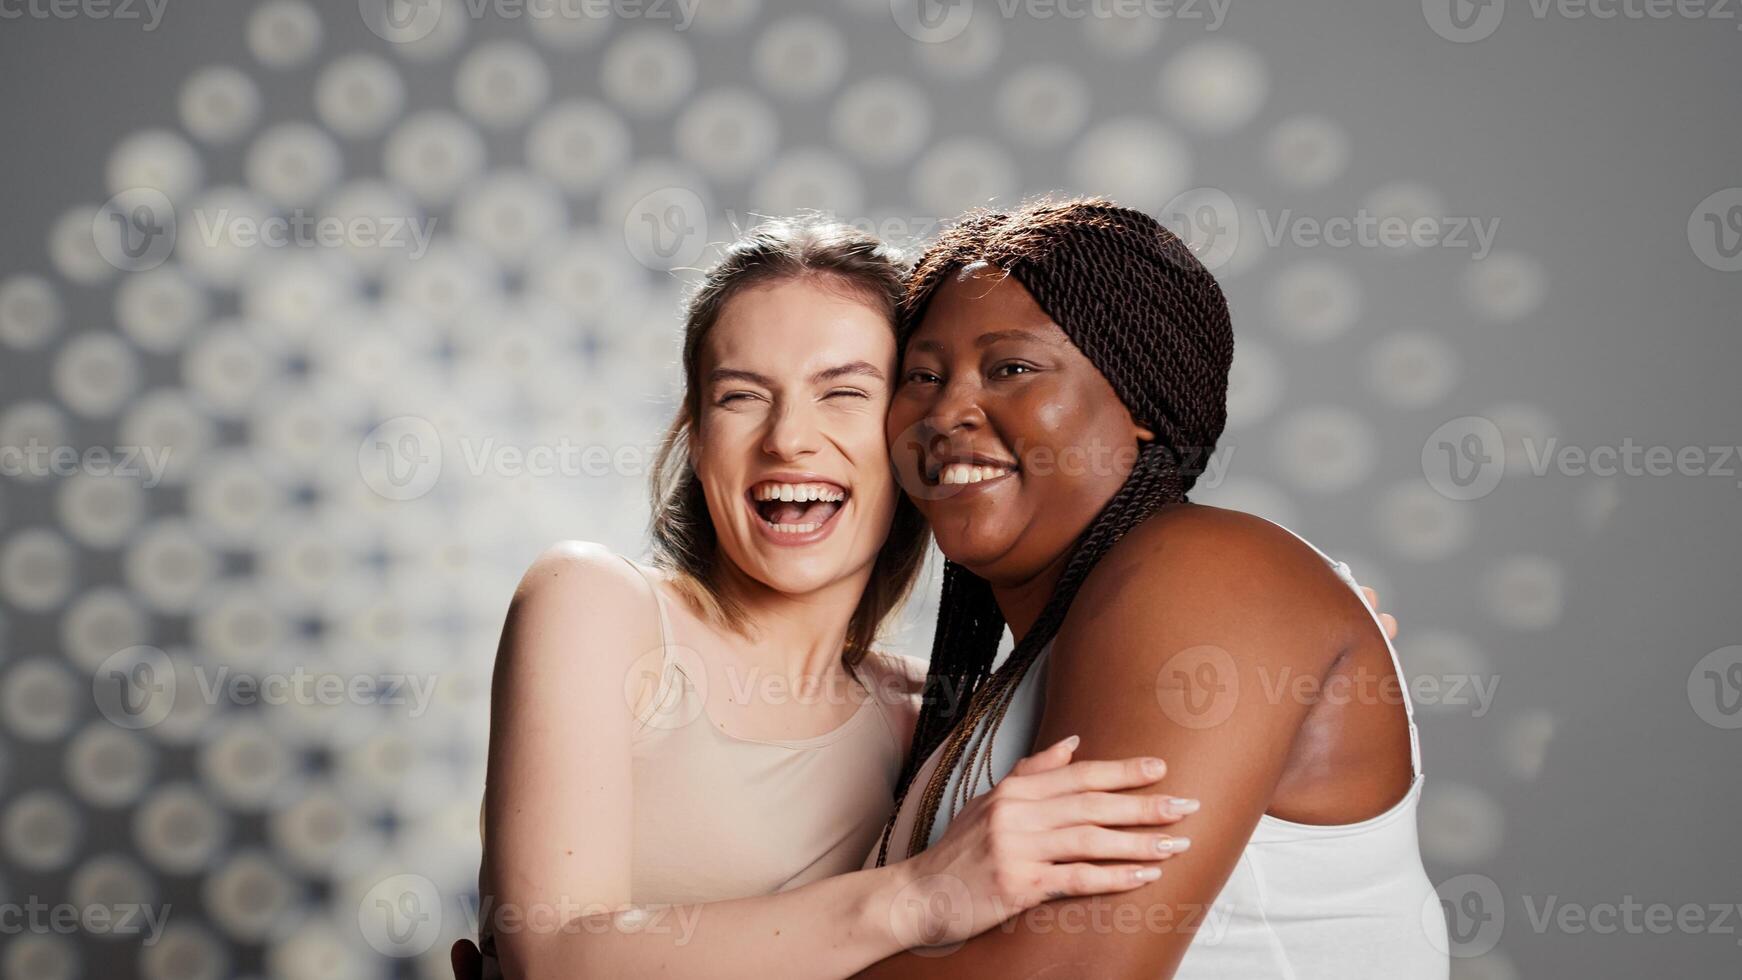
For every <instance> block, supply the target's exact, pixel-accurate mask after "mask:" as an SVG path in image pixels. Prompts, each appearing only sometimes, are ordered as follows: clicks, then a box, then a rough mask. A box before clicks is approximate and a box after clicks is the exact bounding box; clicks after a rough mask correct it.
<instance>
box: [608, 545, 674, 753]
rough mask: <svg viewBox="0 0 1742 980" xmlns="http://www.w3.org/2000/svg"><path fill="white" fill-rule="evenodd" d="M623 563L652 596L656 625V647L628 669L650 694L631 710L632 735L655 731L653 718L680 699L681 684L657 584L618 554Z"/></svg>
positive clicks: (640, 568)
mask: <svg viewBox="0 0 1742 980" xmlns="http://www.w3.org/2000/svg"><path fill="white" fill-rule="evenodd" d="M618 557H619V558H622V559H623V563H624V564H625V565H628V566H629V567H630V568H632V569H634V570H635V574H636V575H638V576H640V578H641V581H642V582H644V583H646V584H647V592H648V595H649V596H651V597H652V599H653V616H654V620H655V622H657V623H658V628H659V648H658V650H657V651H655V650H648V651H646V652H645V653H643V654H642V655H641V656H639V657H637V658H636V659H635V664H634V667H633V668H632V672H633V673H634V674H635V675H636V676H639V677H641V678H642V679H643V680H642V682H643V684H644V685H647V686H651V687H652V690H653V694H652V696H651V697H649V698H648V699H647V703H646V705H645V706H643V707H642V708H640V709H639V710H638V711H636V713H635V737H637V738H639V737H641V736H642V735H643V734H645V733H647V732H649V731H653V730H657V727H658V726H656V725H655V721H656V720H657V719H658V718H659V716H660V715H662V714H664V713H666V712H668V711H671V710H673V709H674V708H675V707H676V705H677V703H678V702H679V701H680V700H682V698H683V695H684V691H685V684H684V678H683V677H682V676H679V673H680V672H679V671H678V670H677V669H676V668H677V662H676V660H675V659H674V658H673V657H672V651H671V631H670V628H669V627H668V626H667V624H666V615H665V600H664V599H663V598H662V597H661V596H660V594H659V587H658V586H657V585H655V584H654V582H653V579H652V577H651V576H649V575H648V574H647V570H646V569H644V568H642V567H641V566H640V565H637V564H636V563H635V562H633V561H631V560H630V559H629V558H627V557H624V556H622V555H619V556H618Z"/></svg>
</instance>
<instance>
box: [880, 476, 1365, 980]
mask: <svg viewBox="0 0 1742 980" xmlns="http://www.w3.org/2000/svg"><path fill="white" fill-rule="evenodd" d="M1170 510H1171V509H1170ZM1203 511H1210V513H1208V514H1204V513H1202V512H1203ZM1336 588H1343V586H1342V585H1341V583H1340V581H1338V580H1337V579H1336V578H1335V577H1334V575H1332V574H1331V572H1330V571H1329V569H1328V568H1327V567H1326V566H1325V564H1324V562H1323V561H1322V560H1321V559H1319V558H1318V556H1317V555H1315V554H1313V553H1312V552H1311V551H1310V549H1308V548H1306V547H1305V546H1304V545H1302V544H1301V543H1300V542H1298V541H1296V540H1294V539H1293V538H1292V537H1290V536H1288V535H1287V533H1286V532H1284V531H1282V530H1281V529H1278V528H1275V527H1274V526H1272V525H1269V524H1268V523H1266V522H1261V521H1258V520H1257V519H1256V518H1248V517H1246V516H1245V515H1239V514H1232V512H1227V511H1216V510H1214V509H1211V508H1195V507H1194V508H1186V509H1180V510H1176V511H1172V512H1168V511H1164V512H1163V514H1161V515H1158V516H1156V517H1154V518H1151V519H1150V520H1149V521H1148V522H1146V523H1145V524H1144V525H1142V526H1140V527H1139V528H1138V529H1137V530H1135V531H1133V532H1132V534H1130V535H1128V536H1127V537H1126V538H1125V539H1124V540H1122V541H1121V542H1120V544H1119V545H1118V546H1116V547H1115V548H1114V549H1113V551H1112V552H1110V553H1109V554H1108V555H1107V556H1106V557H1105V558H1103V560H1102V561H1101V562H1100V563H1099V564H1098V565H1097V567H1096V569H1095V571H1094V572H1093V573H1092V574H1091V576H1090V578H1089V580H1088V582H1086V583H1085V585H1084V588H1083V589H1082V590H1081V591H1080V592H1079V593H1078V596H1077V599H1076V601H1075V602H1074V603H1073V606H1072V610H1071V612H1070V614H1069V616H1068V617H1067V619H1066V621H1065V624H1064V626H1063V627H1062V628H1061V630H1060V632H1059V634H1058V636H1057V638H1056V639H1055V641H1054V647H1053V650H1052V653H1051V654H1050V655H1049V659H1048V664H1049V666H1048V669H1047V684H1046V705H1045V709H1044V711H1043V713H1042V716H1041V720H1040V725H1039V728H1038V730H1037V732H1036V734H1035V744H1036V745H1045V744H1049V743H1051V742H1053V741H1055V740H1057V739H1060V738H1063V737H1066V736H1069V735H1073V734H1074V735H1079V736H1081V737H1082V744H1081V747H1080V748H1079V749H1078V750H1077V752H1076V754H1075V758H1077V759H1117V758H1123V757H1128V756H1139V755H1156V756H1160V757H1162V758H1163V759H1165V760H1166V761H1167V764H1168V771H1167V775H1166V776H1165V777H1164V778H1163V780H1162V781H1161V782H1160V783H1158V784H1157V785H1156V786H1155V787H1147V788H1145V789H1142V790H1136V791H1133V792H1163V793H1166V794H1167V795H1170V796H1184V797H1191V798H1195V799H1198V800H1200V801H1201V802H1202V809H1201V810H1200V811H1199V812H1198V813H1196V814H1193V815H1191V816H1188V817H1186V818H1184V819H1183V820H1181V821H1179V822H1178V823H1177V824H1175V825H1173V826H1172V827H1168V828H1157V829H1160V830H1162V831H1164V832H1165V833H1168V834H1172V835H1175V836H1185V837H1190V838H1191V840H1192V846H1191V849H1190V850H1189V851H1187V852H1185V853H1183V854H1180V855H1177V856H1175V857H1173V858H1171V859H1169V860H1168V861H1167V862H1166V863H1165V864H1164V865H1163V872H1162V876H1161V878H1160V879H1159V880H1158V881H1156V882H1155V883H1153V884H1150V885H1146V886H1143V887H1141V888H1138V889H1135V890H1133V891H1130V892H1126V893H1122V894H1119V895H1116V896H1112V897H1106V896H1102V897H1098V898H1095V899H1087V900H1078V899H1067V900H1059V901H1054V902H1049V903H1046V905H1043V906H1041V909H1042V910H1046V911H1044V912H1042V913H1040V917H1038V918H1037V917H1036V916H1037V913H1036V912H1033V911H1031V912H1030V913H1028V914H1027V915H1025V916H1023V917H1021V918H1019V919H1018V920H1017V922H1016V923H1015V924H1014V925H1010V926H1007V927H1006V928H1002V929H995V930H992V931H991V932H988V933H985V934H983V935H981V936H978V937H976V938H974V939H972V940H970V941H969V942H968V943H967V945H966V946H965V947H964V948H963V949H962V950H959V951H957V952H956V953H955V954H953V955H951V956H948V957H943V958H942V959H940V960H939V961H938V962H939V963H940V964H947V965H949V966H951V967H953V968H954V969H955V970H957V971H961V970H967V971H968V972H969V975H977V974H978V973H981V972H985V973H986V974H987V975H992V973H993V972H995V971H998V970H1000V969H1003V968H1006V967H1014V966H1015V965H1017V964H1021V965H1023V966H1024V968H1025V969H1026V970H1028V971H1033V970H1034V969H1036V968H1037V967H1038V966H1041V965H1043V964H1044V965H1046V966H1049V967H1054V968H1062V969H1067V970H1068V969H1071V968H1072V967H1070V966H1069V964H1074V963H1084V962H1090V961H1092V962H1093V963H1094V964H1095V968H1096V970H1097V971H1099V972H1097V975H1098V976H1131V977H1144V978H1155V977H1167V976H1171V975H1172V973H1173V970H1174V969H1175V968H1176V967H1177V966H1178V964H1179V961H1180V959H1181V958H1182V957H1183V956H1184V955H1185V951H1186V948H1187V946H1188V945H1189V944H1190V942H1191V940H1192V937H1193V935H1194V934H1195V932H1196V929H1197V927H1198V925H1199V924H1201V923H1202V922H1203V921H1204V918H1205V913H1207V911H1208V910H1209V907H1210V905H1211V903H1212V902H1213V901H1214V900H1215V898H1216V896H1217V895H1218V894H1219V893H1220V892H1221V889H1222V885H1223V883H1224V882H1225V881H1226V880H1227V878H1228V876H1229V875H1230V873H1232V871H1233V869H1234V867H1235V865H1236V863H1237V862H1238V861H1239V858H1240V854H1241V852H1242V850H1243V849H1244V847H1245V845H1246V842H1247V840H1248V839H1249V838H1250V837H1251V834H1252V831H1253V828H1254V827H1255V826H1256V824H1257V822H1258V819H1259V817H1260V816H1262V815H1263V813H1264V811H1265V809H1266V807H1267V805H1268V803H1269V800H1270V797H1271V792H1272V790H1273V789H1274V788H1275V786H1276V784H1277V781H1278V780H1279V778H1280V777H1281V774H1282V772H1283V768H1284V765H1285V762H1286V760H1287V757H1288V755H1289V751H1290V747H1291V745H1292V743H1293V741H1294V738H1295V734H1296V733H1297V731H1298V730H1299V729H1300V726H1301V723H1302V721H1303V719H1304V717H1305V715H1306V713H1307V711H1308V709H1309V707H1310V705H1308V704H1307V703H1306V702H1305V700H1304V699H1300V698H1292V697H1275V696H1273V695H1274V693H1275V692H1276V690H1277V689H1278V687H1277V686H1278V684H1279V681H1283V682H1286V679H1288V678H1291V677H1300V676H1305V675H1310V676H1312V677H1315V678H1317V677H1322V676H1323V674H1324V673H1325V672H1326V671H1327V670H1328V669H1329V668H1330V666H1331V664H1332V663H1333V662H1334V661H1335V660H1336V658H1337V656H1338V655H1339V653H1340V651H1341V650H1342V649H1343V648H1344V645H1345V644H1346V642H1347V640H1346V637H1345V630H1344V627H1343V625H1342V623H1343V618H1342V616H1341V615H1340V611H1341V610H1342V607H1340V606H1335V605H1334V601H1333V597H1334V596H1335V592H1334V591H1332V590H1333V589H1336ZM1345 591H1346V589H1345ZM1327 608H1331V609H1334V610H1337V612H1333V613H1330V614H1327V613H1326V611H1325V610H1326V609H1327ZM1070 907H1075V909H1074V911H1071V910H1070ZM1067 915H1075V916H1078V919H1077V921H1080V922H1087V923H1091V924H1092V923H1094V922H1097V921H1099V922H1104V923H1114V924H1116V923H1118V922H1122V921H1123V922H1131V923H1139V924H1140V926H1139V927H1137V928H1124V929H1122V928H1107V929H1094V928H1087V929H1076V930H1066V929H1064V928H1062V925H1061V924H1062V923H1064V922H1066V921H1069V920H1068V919H1067V918H1066V916H1067ZM1046 917H1050V918H1046ZM1031 920H1032V921H1031ZM1042 921H1045V922H1050V923H1052V926H1051V927H1050V928H1041V927H1039V926H1038V925H1037V923H1039V922H1042ZM904 959H905V960H908V961H911V962H904V963H903V966H904V967H909V966H911V967H916V969H906V970H905V971H904V972H905V974H906V975H912V976H921V977H923V976H929V975H931V974H929V973H927V972H924V971H926V970H928V969H930V968H929V967H926V966H923V965H921V964H920V962H919V960H918V958H914V957H906V958H904ZM886 962H894V961H886ZM890 975H891V976H893V975H894V973H891V974H890ZM937 975H938V976H942V975H943V973H942V972H939V973H938V974H937ZM958 975H959V974H958Z"/></svg>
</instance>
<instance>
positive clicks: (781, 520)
mask: <svg viewBox="0 0 1742 980" xmlns="http://www.w3.org/2000/svg"><path fill="white" fill-rule="evenodd" d="M749 497H750V506H751V507H752V508H753V509H754V510H755V511H756V516H757V517H759V518H761V519H762V523H763V524H764V525H766V526H767V529H768V530H769V531H770V532H772V533H773V534H776V535H795V536H798V535H808V534H814V533H816V532H817V531H820V530H822V529H823V527H824V526H826V525H827V524H828V523H829V522H830V521H831V520H833V519H834V517H835V515H836V514H838V513H840V512H841V508H842V507H844V506H846V503H847V497H848V492H847V488H846V487H843V486H841V485H840V484H838V483H829V482H827V481H812V482H805V483H787V482H783V481H776V480H764V481H763V482H761V483H758V484H756V485H754V486H752V487H751V488H750V490H749Z"/></svg>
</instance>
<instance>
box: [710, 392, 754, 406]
mask: <svg viewBox="0 0 1742 980" xmlns="http://www.w3.org/2000/svg"><path fill="white" fill-rule="evenodd" d="M755 397H756V395H755V394H754V393H752V392H748V391H728V392H726V393H725V394H724V395H721V396H720V397H719V399H718V400H716V401H715V402H714V404H715V405H719V406H726V405H730V404H732V403H733V402H741V401H744V400H745V399H747V398H755Z"/></svg>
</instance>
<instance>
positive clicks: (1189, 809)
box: [1167, 796, 1198, 813]
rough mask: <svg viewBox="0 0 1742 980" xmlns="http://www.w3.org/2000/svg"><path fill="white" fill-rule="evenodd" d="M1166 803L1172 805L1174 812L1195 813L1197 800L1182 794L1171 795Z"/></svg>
mask: <svg viewBox="0 0 1742 980" xmlns="http://www.w3.org/2000/svg"><path fill="white" fill-rule="evenodd" d="M1167 805H1168V806H1171V807H1173V812H1175V813H1196V812H1198V801H1197V800H1192V799H1187V798H1186V797H1183V796H1175V797H1171V798H1170V799H1169V800H1168V801H1167Z"/></svg>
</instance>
